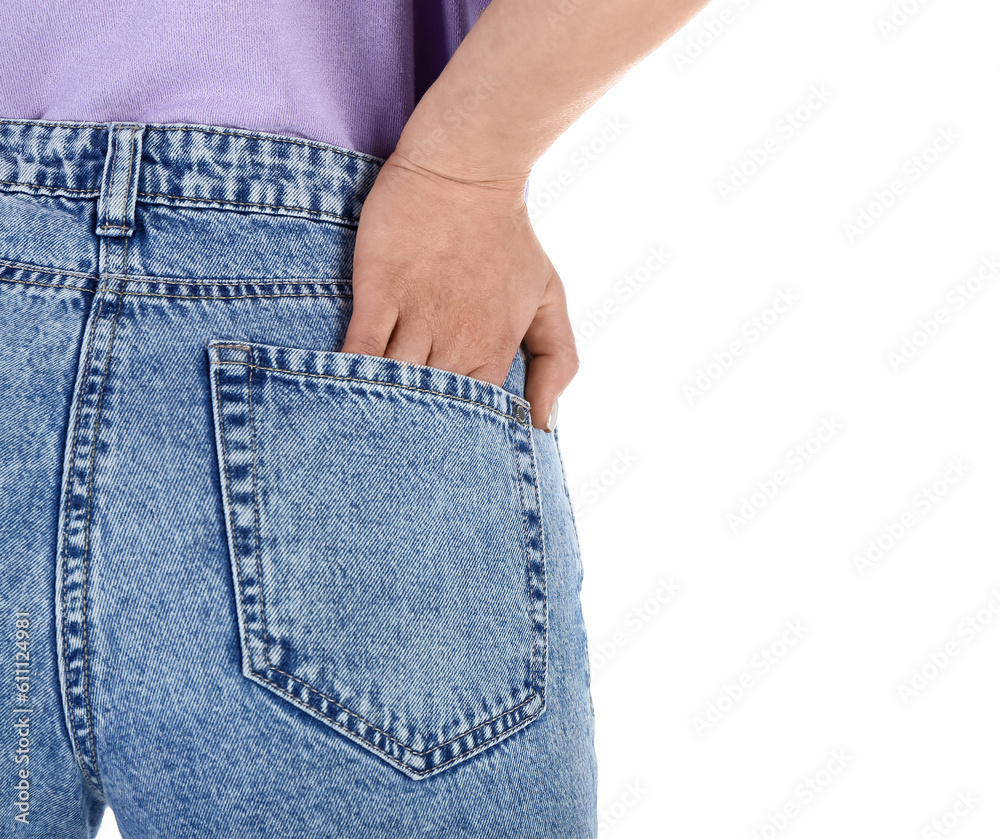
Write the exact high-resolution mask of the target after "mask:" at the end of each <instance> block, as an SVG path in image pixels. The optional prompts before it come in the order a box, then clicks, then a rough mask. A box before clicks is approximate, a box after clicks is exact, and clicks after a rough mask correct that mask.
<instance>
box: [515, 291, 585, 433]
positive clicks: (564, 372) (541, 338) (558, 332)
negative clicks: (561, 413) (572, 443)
mask: <svg viewBox="0 0 1000 839" xmlns="http://www.w3.org/2000/svg"><path fill="white" fill-rule="evenodd" d="M524 346H525V349H527V350H528V352H529V353H531V355H532V356H533V357H532V359H531V362H530V363H529V365H528V377H527V380H526V381H525V385H524V398H525V399H527V400H528V402H529V403H530V404H531V416H532V424H533V425H534V426H535V427H536V428H541V429H542V430H543V431H552V429H553V427H554V426H555V417H554V416H553V409H554V406H555V402H556V399H557V398H558V396H559V394H560V393H562V392H563V391H564V390H565V389H566V386H567V385H568V384H569V383H570V382H571V381H572V380H573V377H574V376H575V375H576V371H577V370H578V369H579V367H580V362H579V359H578V358H577V354H576V341H575V340H574V339H573V328H572V326H570V322H569V312H567V311H566V292H565V290H564V289H563V284H562V281H561V280H560V279H559V277H558V276H557V275H556V274H555V272H553V274H552V279H551V280H550V281H549V284H548V286H546V289H545V296H544V297H543V298H542V304H541V305H540V306H539V307H538V311H537V312H536V313H535V318H534V320H533V321H532V322H531V325H530V326H529V327H528V331H527V332H526V333H525V334H524Z"/></svg>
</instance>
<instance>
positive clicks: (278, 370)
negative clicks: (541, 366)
mask: <svg viewBox="0 0 1000 839" xmlns="http://www.w3.org/2000/svg"><path fill="white" fill-rule="evenodd" d="M232 348H233V349H235V348H236V347H235V346H234V347H232ZM240 349H243V347H240ZM247 349H248V350H249V351H250V353H251V361H250V362H246V361H230V360H225V361H217V362H215V363H216V364H231V365H236V366H244V367H253V368H254V369H255V370H264V371H266V372H269V373H285V374H286V375H289V376H308V377H310V378H314V379H332V380H334V381H338V382H357V383H358V384H363V385H379V386H381V387H385V388H395V389H398V390H411V391H416V392H417V393H428V394H431V395H432V396H440V397H441V398H442V399H454V400H456V401H458V402H465V403H466V404H469V405H475V406H476V407H478V408H483V409H485V410H487V411H492V412H493V413H495V414H499V415H500V416H502V417H508V418H510V419H513V420H514V421H515V422H517V421H518V420H517V417H515V416H514V415H513V414H509V413H507V412H506V411H501V410H500V409H499V408H494V407H493V406H492V405H487V404H485V403H483V402H478V401H476V400H475V399H466V398H465V397H464V396H455V395H454V394H452V393H442V392H441V391H440V390H431V389H430V388H425V387H415V386H413V385H401V384H396V383H395V382H382V381H379V380H378V379H359V378H357V377H356V376H332V375H330V374H328V373H306V372H304V371H302V370H286V369H285V368H283V367H265V366H263V365H260V364H253V362H252V356H253V350H250V349H249V348H247ZM442 372H445V373H447V372H450V371H447V370H444V371H442ZM451 375H453V376H458V375H461V374H459V373H452V374H451ZM473 381H475V382H478V383H479V384H489V382H483V381H480V380H479V379H473ZM500 390H503V388H500ZM503 392H504V394H505V395H506V396H507V397H509V398H510V399H511V400H512V401H513V402H515V403H516V404H521V405H523V406H525V407H526V408H530V405H529V403H527V402H526V401H525V400H523V399H521V398H520V397H519V396H517V395H516V394H514V393H511V392H510V391H507V390H503Z"/></svg>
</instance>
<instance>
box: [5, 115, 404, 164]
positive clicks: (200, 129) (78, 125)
mask: <svg viewBox="0 0 1000 839" xmlns="http://www.w3.org/2000/svg"><path fill="white" fill-rule="evenodd" d="M38 122H45V123H47V124H49V125H59V126H63V127H65V128H73V129H78V130H79V129H85V128H86V129H94V128H96V129H99V130H101V131H107V130H108V124H107V123H106V122H76V121H72V120H48V119H47V120H35V119H8V118H5V117H0V125H35V124H37V123H38ZM130 124H135V123H130ZM143 124H144V125H145V126H146V130H147V131H193V132H195V133H198V134H220V135H223V136H228V137H243V138H245V139H249V138H250V137H254V138H259V139H265V140H271V141H273V142H276V143H290V144H294V145H298V146H309V147H310V148H313V149H320V150H321V151H328V152H337V153H340V154H344V155H347V156H348V157H355V158H357V159H358V160H367V161H370V162H373V163H382V162H384V161H383V160H382V158H380V157H375V156H374V155H370V154H364V153H362V152H356V151H351V150H350V149H342V148H340V147H339V146H334V145H332V144H327V145H321V144H320V143H310V142H309V141H307V140H299V139H296V138H293V137H280V136H278V135H274V134H265V133H263V132H259V131H249V130H248V131H246V132H239V131H219V130H217V129H214V128H208V127H207V126H187V125H177V126H174V125H157V124H155V123H152V124H151V123H143Z"/></svg>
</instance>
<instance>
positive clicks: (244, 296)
mask: <svg viewBox="0 0 1000 839" xmlns="http://www.w3.org/2000/svg"><path fill="white" fill-rule="evenodd" d="M123 296H125V297H170V298H174V299H177V300H248V299H255V298H260V297H266V298H270V297H340V298H343V299H344V300H350V299H351V295H349V294H319V293H317V294H307V293H302V294H300V293H298V292H284V293H281V294H233V295H222V296H218V295H214V296H213V295H209V294H158V293H156V292H152V291H129V292H125V293H124V294H123ZM226 363H227V364H230V363H232V364H237V363H239V362H226Z"/></svg>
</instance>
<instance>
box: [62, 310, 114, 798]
mask: <svg viewBox="0 0 1000 839" xmlns="http://www.w3.org/2000/svg"><path fill="white" fill-rule="evenodd" d="M104 300H105V296H104V295H103V294H102V295H100V299H99V300H98V303H97V312H96V314H95V315H94V319H93V320H92V321H91V323H90V336H89V337H88V340H87V355H86V357H85V359H84V363H83V370H84V380H83V381H82V382H81V383H80V395H79V397H78V398H77V402H76V409H75V410H74V412H73V443H72V446H71V449H70V456H69V464H70V468H69V476H68V480H67V481H66V503H65V504H64V506H63V518H64V520H65V522H66V530H65V532H64V533H63V547H62V554H63V563H62V636H63V644H62V647H63V649H62V653H63V669H64V670H65V671H66V693H65V697H64V698H65V702H66V708H67V710H68V711H69V717H70V719H69V729H70V731H69V734H70V737H71V738H72V739H73V743H74V744H75V745H76V747H77V749H79V748H80V740H79V737H78V736H77V727H76V720H75V714H74V712H73V699H72V693H71V688H72V685H71V682H70V677H69V660H68V655H67V650H68V644H67V643H66V637H67V623H68V609H67V608H66V577H67V569H68V566H69V531H70V528H69V516H70V506H71V503H70V502H71V501H72V498H73V485H74V483H75V480H74V475H75V473H76V452H77V446H78V444H79V441H80V414H81V413H82V411H83V397H84V394H85V393H86V391H87V387H86V384H87V382H86V379H87V378H88V377H89V376H90V358H91V351H92V350H93V348H94V333H95V331H96V329H97V322H98V321H99V320H100V318H101V312H102V311H103V309H104ZM78 763H80V769H81V774H82V775H83V777H84V778H85V779H86V781H87V783H88V784H89V783H91V781H90V776H89V775H88V773H87V771H86V767H85V766H84V765H83V764H82V762H81V761H78ZM91 785H92V784H91Z"/></svg>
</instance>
